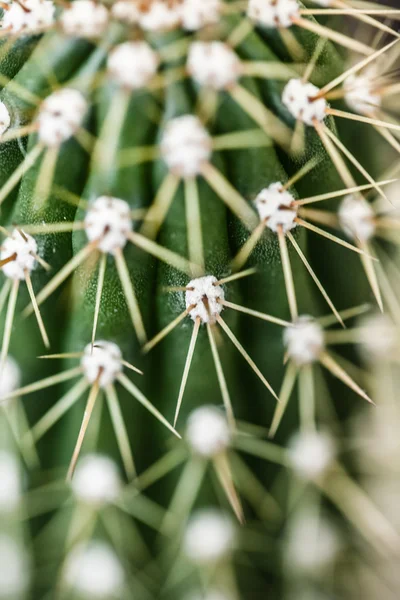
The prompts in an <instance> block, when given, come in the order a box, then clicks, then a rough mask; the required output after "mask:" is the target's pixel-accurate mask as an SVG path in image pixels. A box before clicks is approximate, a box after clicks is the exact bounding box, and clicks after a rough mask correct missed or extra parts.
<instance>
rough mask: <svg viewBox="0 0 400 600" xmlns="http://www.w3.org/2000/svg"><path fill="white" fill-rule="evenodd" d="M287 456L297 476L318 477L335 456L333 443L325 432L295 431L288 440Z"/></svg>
mask: <svg viewBox="0 0 400 600" xmlns="http://www.w3.org/2000/svg"><path fill="white" fill-rule="evenodd" d="M289 458H290V463H291V466H292V469H293V470H294V471H295V472H296V474H297V475H298V476H299V477H301V478H302V479H309V480H313V479H318V478H320V477H321V476H322V475H324V473H325V472H326V471H327V469H329V467H330V466H331V464H332V462H333V460H334V458H335V445H334V442H333V440H332V438H331V437H330V436H329V435H328V434H326V433H320V432H319V433H318V432H316V431H307V432H305V433H296V434H295V435H294V436H293V437H292V439H291V440H290V444H289Z"/></svg>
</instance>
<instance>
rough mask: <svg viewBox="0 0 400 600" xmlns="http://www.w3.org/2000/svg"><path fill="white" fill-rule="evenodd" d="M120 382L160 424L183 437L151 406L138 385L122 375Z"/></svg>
mask: <svg viewBox="0 0 400 600" xmlns="http://www.w3.org/2000/svg"><path fill="white" fill-rule="evenodd" d="M118 381H119V382H120V383H121V385H123V386H124V388H125V389H126V390H127V391H128V392H129V393H130V394H132V396H133V397H134V398H136V400H138V401H139V402H140V404H142V406H144V407H145V408H146V409H147V410H148V411H149V412H150V413H151V414H152V415H154V416H155V417H156V419H158V420H159V421H160V423H162V424H163V425H165V427H167V429H169V430H170V431H172V433H173V434H174V435H176V437H178V438H181V436H180V435H179V433H178V432H177V431H176V430H175V429H174V427H172V425H171V424H170V423H168V421H167V419H166V418H165V417H163V415H162V414H161V413H160V412H159V411H158V410H157V409H156V407H155V406H153V405H152V404H151V402H150V401H149V400H147V398H146V396H144V395H143V394H142V392H141V391H140V390H139V389H138V388H137V387H136V385H134V384H133V383H132V381H131V380H130V379H128V378H127V377H126V375H124V374H123V373H120V374H119V375H118Z"/></svg>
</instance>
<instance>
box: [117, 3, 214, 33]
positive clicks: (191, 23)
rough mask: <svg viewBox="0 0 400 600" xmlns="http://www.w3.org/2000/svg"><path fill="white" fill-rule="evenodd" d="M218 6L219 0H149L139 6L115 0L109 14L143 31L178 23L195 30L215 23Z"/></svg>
mask: <svg viewBox="0 0 400 600" xmlns="http://www.w3.org/2000/svg"><path fill="white" fill-rule="evenodd" d="M221 5H222V2H221V0H202V1H201V2H199V1H198V0H170V1H167V2H166V1H165V0H152V1H150V2H148V3H147V5H146V6H143V7H142V6H140V3H139V2H137V1H136V0H118V1H117V2H116V3H115V4H114V5H113V8H112V15H113V17H114V18H116V19H118V20H121V21H124V22H126V23H129V24H131V25H133V24H135V25H139V26H140V27H141V28H142V29H144V30H147V31H168V30H170V29H175V28H176V27H178V26H181V27H183V28H184V29H186V30H188V31H196V30H198V29H201V28H203V27H206V26H207V25H211V24H213V23H217V22H218V20H219V18H220V13H221Z"/></svg>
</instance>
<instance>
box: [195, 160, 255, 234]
mask: <svg viewBox="0 0 400 600" xmlns="http://www.w3.org/2000/svg"><path fill="white" fill-rule="evenodd" d="M202 173H203V176H204V178H205V179H206V181H207V183H208V184H209V186H210V187H211V188H212V189H213V190H214V192H215V193H216V194H217V195H218V196H219V197H220V198H221V200H222V202H224V203H225V204H226V205H227V207H228V208H229V209H230V210H231V211H232V212H233V213H234V214H235V215H236V216H237V217H238V218H239V219H240V220H241V221H242V222H243V224H244V225H245V226H246V227H247V228H248V229H249V230H252V229H254V227H256V226H257V216H256V214H255V212H254V211H253V210H252V209H251V208H250V206H249V204H247V202H246V200H245V199H244V198H243V197H242V196H241V195H240V194H239V193H238V192H237V191H236V189H235V188H234V187H233V186H232V185H231V184H230V183H229V181H228V180H227V179H226V177H224V176H223V175H222V173H220V171H218V169H216V168H215V167H214V166H213V165H212V164H211V163H207V164H206V165H204V166H203V169H202Z"/></svg>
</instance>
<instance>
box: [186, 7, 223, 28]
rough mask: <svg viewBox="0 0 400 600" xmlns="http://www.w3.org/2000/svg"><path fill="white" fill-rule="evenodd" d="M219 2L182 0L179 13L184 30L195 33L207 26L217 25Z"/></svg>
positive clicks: (219, 10) (219, 9) (219, 11)
mask: <svg viewBox="0 0 400 600" xmlns="http://www.w3.org/2000/svg"><path fill="white" fill-rule="evenodd" d="M221 6H222V2H221V0H201V2H199V1H198V0H183V2H182V4H181V6H180V8H179V12H180V18H181V22H182V26H183V28H184V29H187V30H188V31H196V30H197V29H201V28H202V27H205V26H207V25H212V24H213V23H218V21H219V18H220V14H221Z"/></svg>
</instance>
